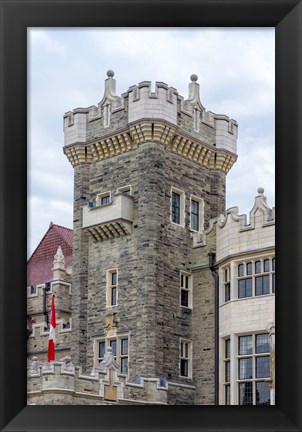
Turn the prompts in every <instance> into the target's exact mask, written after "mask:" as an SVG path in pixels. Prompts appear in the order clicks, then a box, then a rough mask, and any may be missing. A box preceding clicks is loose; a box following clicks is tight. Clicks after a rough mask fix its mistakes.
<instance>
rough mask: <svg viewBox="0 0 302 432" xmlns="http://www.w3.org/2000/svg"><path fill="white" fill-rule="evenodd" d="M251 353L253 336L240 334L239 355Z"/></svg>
mask: <svg viewBox="0 0 302 432" xmlns="http://www.w3.org/2000/svg"><path fill="white" fill-rule="evenodd" d="M252 353H253V338H252V336H240V337H239V350H238V354H239V355H245V354H252Z"/></svg>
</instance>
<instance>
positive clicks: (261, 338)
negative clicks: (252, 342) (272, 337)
mask: <svg viewBox="0 0 302 432" xmlns="http://www.w3.org/2000/svg"><path fill="white" fill-rule="evenodd" d="M268 352H270V344H269V335H268V334H259V335H256V353H257V354H260V353H268Z"/></svg>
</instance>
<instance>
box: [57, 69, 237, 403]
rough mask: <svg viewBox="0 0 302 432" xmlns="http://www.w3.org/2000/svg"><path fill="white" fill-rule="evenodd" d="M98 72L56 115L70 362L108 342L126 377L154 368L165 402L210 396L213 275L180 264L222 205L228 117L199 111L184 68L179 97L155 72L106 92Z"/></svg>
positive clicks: (91, 356) (87, 357) (232, 147)
mask: <svg viewBox="0 0 302 432" xmlns="http://www.w3.org/2000/svg"><path fill="white" fill-rule="evenodd" d="M107 76H108V78H107V79H106V81H105V92H104V96H103V98H102V100H101V101H100V102H99V104H98V105H97V106H91V107H89V108H77V109H75V110H73V111H72V112H71V111H70V112H67V113H66V114H65V116H64V134H65V140H64V153H65V155H66V156H67V158H68V159H69V161H70V163H71V164H72V166H73V167H74V234H73V239H74V245H73V280H72V287H73V288H72V290H73V293H72V316H73V321H72V332H73V344H72V361H73V363H74V364H79V365H81V366H82V367H83V368H84V370H88V369H91V368H92V367H96V366H97V365H98V364H99V362H100V361H102V360H103V358H104V355H105V352H106V349H107V348H108V346H111V347H112V352H113V353H114V355H115V360H116V362H117V364H118V365H119V367H120V374H122V375H125V376H127V379H128V381H129V382H133V383H135V382H137V383H139V382H140V379H141V377H144V378H146V379H148V378H150V379H151V378H158V379H159V380H160V382H161V383H164V384H165V383H168V388H169V392H168V403H181V404H194V403H205V404H213V403H214V354H215V353H214V351H215V341H214V333H215V332H214V326H215V320H214V315H215V314H214V288H213V286H214V282H213V281H211V277H209V278H208V280H209V283H208V284H204V283H203V282H202V281H200V277H199V276H200V275H199V276H198V274H197V273H198V269H196V268H194V266H193V265H192V263H193V261H194V257H195V255H196V254H195V252H194V248H195V246H196V243H198V239H199V237H200V233H201V232H202V231H203V229H204V228H207V227H208V225H209V221H210V219H211V218H213V217H216V216H217V215H218V214H220V213H222V212H224V210H225V177H226V174H227V173H228V171H229V170H230V169H231V167H232V165H233V164H234V162H235V161H236V157H237V156H236V142H237V128H238V125H237V123H236V121H234V120H232V119H229V118H228V117H227V116H225V115H216V114H214V113H212V112H210V111H206V110H205V108H204V107H203V105H202V104H201V101H200V96H199V84H198V83H197V79H198V78H197V76H196V75H192V76H191V82H190V84H189V96H188V98H187V99H184V98H183V97H182V96H180V95H179V94H178V92H177V90H176V89H175V88H173V87H169V86H168V85H167V84H165V83H163V82H157V83H156V85H155V92H151V83H150V82H149V81H144V82H141V83H140V84H138V85H135V86H132V87H130V88H129V89H128V91H126V92H125V93H123V94H122V95H121V96H118V95H116V87H115V84H116V82H115V79H114V78H113V76H114V73H113V72H112V71H108V72H107ZM196 272H197V273H196ZM208 272H209V274H210V270H209V269H208ZM195 273H196V275H197V276H196V277H195ZM195 341H196V343H195Z"/></svg>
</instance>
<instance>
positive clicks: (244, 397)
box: [239, 382, 253, 405]
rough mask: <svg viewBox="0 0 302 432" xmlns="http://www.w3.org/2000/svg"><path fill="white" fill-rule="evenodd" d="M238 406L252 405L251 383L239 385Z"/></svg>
mask: <svg viewBox="0 0 302 432" xmlns="http://www.w3.org/2000/svg"><path fill="white" fill-rule="evenodd" d="M239 405H253V383H251V382H247V383H240V384H239Z"/></svg>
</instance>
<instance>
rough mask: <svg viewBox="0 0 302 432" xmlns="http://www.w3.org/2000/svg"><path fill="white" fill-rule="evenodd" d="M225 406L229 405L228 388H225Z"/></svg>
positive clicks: (229, 395)
mask: <svg viewBox="0 0 302 432" xmlns="http://www.w3.org/2000/svg"><path fill="white" fill-rule="evenodd" d="M225 405H231V392H230V386H229V385H226V386H225Z"/></svg>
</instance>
